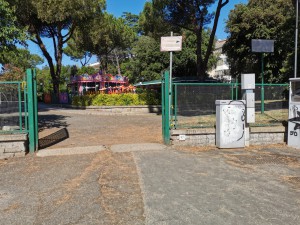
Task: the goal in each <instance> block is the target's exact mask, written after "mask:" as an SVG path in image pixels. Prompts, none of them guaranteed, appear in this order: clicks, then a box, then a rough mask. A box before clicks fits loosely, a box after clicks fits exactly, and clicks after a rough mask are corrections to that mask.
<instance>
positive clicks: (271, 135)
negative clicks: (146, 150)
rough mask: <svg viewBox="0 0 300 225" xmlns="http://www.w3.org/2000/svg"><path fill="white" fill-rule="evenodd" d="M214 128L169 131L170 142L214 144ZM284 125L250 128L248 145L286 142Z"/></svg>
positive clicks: (178, 143)
mask: <svg viewBox="0 0 300 225" xmlns="http://www.w3.org/2000/svg"><path fill="white" fill-rule="evenodd" d="M215 133H216V132H215V129H214V128H206V129H180V130H172V131H171V142H172V144H174V145H185V146H215V145H216V141H215ZM286 134H287V131H286V128H285V127H283V126H282V127H258V128H256V127H253V128H250V145H268V144H283V143H286Z"/></svg>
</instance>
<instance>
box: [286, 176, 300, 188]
mask: <svg viewBox="0 0 300 225" xmlns="http://www.w3.org/2000/svg"><path fill="white" fill-rule="evenodd" d="M282 179H283V181H285V182H288V183H290V184H291V185H293V186H294V187H295V188H296V189H299V190H300V177H296V176H285V177H282Z"/></svg>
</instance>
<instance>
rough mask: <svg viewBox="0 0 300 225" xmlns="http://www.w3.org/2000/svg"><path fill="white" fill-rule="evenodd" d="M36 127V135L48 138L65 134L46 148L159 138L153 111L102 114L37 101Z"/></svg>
mask: <svg viewBox="0 0 300 225" xmlns="http://www.w3.org/2000/svg"><path fill="white" fill-rule="evenodd" d="M39 128H40V130H41V132H40V138H45V139H46V140H48V141H50V142H51V140H49V139H53V141H55V139H59V138H61V139H63V138H64V137H66V136H67V135H68V138H67V139H65V140H63V141H61V142H59V143H57V144H55V145H50V146H49V147H48V148H65V147H68V148H69V147H73V146H74V147H78V146H96V145H113V144H132V143H145V142H153V143H161V142H162V137H161V116H160V115H156V114H145V115H122V114H118V115H105V114H103V113H97V112H95V110H76V109H59V108H58V109H57V108H49V107H48V106H47V105H40V112H39ZM62 129H64V130H63V131H64V132H62ZM47 137H48V139H47ZM43 143H44V142H43Z"/></svg>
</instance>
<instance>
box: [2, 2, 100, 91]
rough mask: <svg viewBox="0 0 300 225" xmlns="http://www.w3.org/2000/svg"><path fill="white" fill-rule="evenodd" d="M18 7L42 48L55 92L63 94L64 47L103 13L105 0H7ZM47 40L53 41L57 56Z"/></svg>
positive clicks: (26, 24)
mask: <svg viewBox="0 0 300 225" xmlns="http://www.w3.org/2000/svg"><path fill="white" fill-rule="evenodd" d="M7 1H8V2H9V3H10V4H11V6H13V7H15V8H16V16H17V20H18V23H19V24H21V25H23V26H24V27H27V28H28V29H27V32H28V33H29V34H30V35H31V41H33V42H34V43H35V44H37V45H38V46H39V48H40V49H41V51H42V53H43V56H44V57H45V58H46V60H47V62H48V65H49V69H50V74H51V78H52V83H53V91H54V93H58V92H59V83H60V75H61V67H62V57H63V45H64V44H66V43H67V41H68V40H69V39H70V38H71V37H72V34H73V31H74V30H75V28H76V27H77V26H79V25H80V24H82V23H86V22H87V21H88V20H89V19H90V18H93V17H94V16H95V15H98V14H101V13H102V9H103V8H104V7H105V0H85V1H82V0H7ZM43 38H49V39H50V40H52V46H53V49H54V56H52V55H51V54H50V52H51V50H52V49H48V48H47V46H46V44H45V43H44V39H43Z"/></svg>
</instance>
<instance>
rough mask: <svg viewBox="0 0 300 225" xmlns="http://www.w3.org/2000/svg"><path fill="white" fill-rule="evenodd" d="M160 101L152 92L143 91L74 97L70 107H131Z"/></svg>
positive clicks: (154, 103) (155, 103) (156, 103)
mask: <svg viewBox="0 0 300 225" xmlns="http://www.w3.org/2000/svg"><path fill="white" fill-rule="evenodd" d="M158 104H160V99H159V97H158V96H156V95H155V93H154V92H150V91H145V92H143V93H141V94H132V93H125V94H97V95H83V96H74V97H73V99H72V105H75V106H133V105H158Z"/></svg>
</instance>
